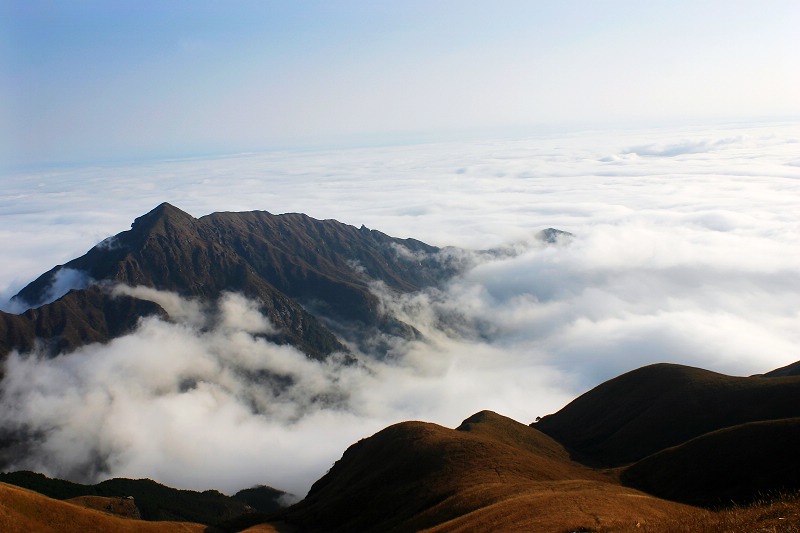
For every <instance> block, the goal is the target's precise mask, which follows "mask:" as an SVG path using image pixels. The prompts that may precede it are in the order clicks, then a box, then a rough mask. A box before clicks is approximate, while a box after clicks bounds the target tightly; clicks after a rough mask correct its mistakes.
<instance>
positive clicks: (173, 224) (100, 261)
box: [0, 203, 457, 358]
mask: <svg viewBox="0 0 800 533" xmlns="http://www.w3.org/2000/svg"><path fill="white" fill-rule="evenodd" d="M456 272H457V266H456V264H455V263H454V262H453V261H450V260H448V256H447V255H446V254H442V253H440V250H439V249H438V248H436V247H434V246H429V245H427V244H425V243H423V242H420V241H417V240H414V239H398V238H393V237H389V236H387V235H385V234H383V233H381V232H379V231H375V230H369V229H367V228H366V227H363V226H362V227H361V228H360V229H358V228H355V227H353V226H349V225H346V224H342V223H340V222H337V221H335V220H315V219H313V218H310V217H308V216H306V215H302V214H286V215H272V214H270V213H268V212H266V211H254V212H247V213H213V214H211V215H207V216H204V217H201V218H199V219H196V218H194V217H192V216H191V215H189V214H187V213H185V212H183V211H181V210H180V209H178V208H176V207H174V206H172V205H170V204H166V203H164V204H161V205H159V206H158V207H156V208H155V209H153V210H152V211H151V212H149V213H147V214H146V215H143V216H141V217H139V218H137V219H136V220H135V221H134V222H133V224H132V226H131V229H130V230H129V231H125V232H122V233H120V234H118V235H116V236H114V237H111V238H109V239H106V240H105V241H103V242H101V243H100V244H98V245H97V246H95V247H94V248H92V249H91V250H89V252H87V253H86V254H85V255H83V256H82V257H79V258H77V259H73V260H72V261H69V262H68V263H66V264H64V265H59V266H56V267H54V268H53V269H51V270H50V271H48V272H46V273H45V274H42V275H41V276H39V277H38V278H37V279H36V280H34V281H33V282H32V283H30V284H29V285H28V286H26V287H25V288H23V289H22V290H21V291H20V292H19V294H17V295H16V296H15V297H14V300H15V301H16V302H18V303H20V302H24V303H27V304H28V305H30V306H32V307H34V309H30V310H28V311H26V312H25V313H23V314H21V315H13V314H10V313H0V354H5V353H7V352H8V351H10V350H11V349H14V348H18V349H22V350H29V349H31V347H32V346H33V345H34V342H35V341H36V339H40V340H43V342H44V344H45V347H46V348H48V349H49V351H50V352H51V353H53V354H55V353H59V352H62V351H69V350H72V349H74V348H76V347H78V346H81V345H83V344H86V343H90V342H107V341H108V340H110V339H112V338H114V337H117V336H119V335H122V334H124V333H126V332H129V331H131V330H132V329H133V328H134V326H135V324H136V322H137V320H138V318H140V317H143V316H147V315H154V314H155V315H160V316H165V317H166V316H167V315H168V313H167V312H166V311H165V310H164V309H163V308H161V307H159V306H157V305H155V304H153V303H152V302H146V301H142V300H141V299H137V298H133V297H127V298H120V297H119V296H112V295H111V294H110V293H109V291H108V287H109V286H110V285H112V284H125V285H128V286H145V287H150V288H154V289H158V290H163V291H171V292H175V293H178V294H179V295H181V296H183V297H187V298H198V299H202V300H204V301H213V300H215V299H217V298H219V297H220V295H221V294H222V293H223V292H226V291H228V292H238V293H241V294H243V295H245V296H247V297H249V298H251V299H254V300H256V301H257V302H258V303H259V304H260V306H261V311H262V312H263V313H264V314H265V315H266V316H268V317H269V319H270V321H271V322H272V323H273V324H274V325H275V326H276V329H278V330H279V333H277V334H274V335H272V336H270V339H271V340H273V341H275V342H278V343H283V344H292V345H294V346H297V347H298V348H299V349H301V350H303V351H304V352H305V353H307V354H309V355H310V356H312V357H316V358H320V357H324V356H326V355H327V354H330V353H331V352H334V351H345V347H344V345H343V344H342V343H341V342H340V340H339V338H337V335H336V334H335V333H334V331H333V330H332V329H335V330H336V333H337V334H339V335H346V333H347V331H351V330H353V327H352V326H353V325H356V326H357V328H356V329H358V330H360V332H361V333H364V331H366V330H368V328H374V329H377V330H381V331H386V332H390V333H392V334H395V335H403V336H414V335H415V331H414V330H413V328H411V327H410V326H408V325H406V324H402V323H399V322H397V321H396V320H395V319H393V318H392V317H390V316H387V315H385V314H383V313H381V311H380V309H379V305H378V298H377V297H376V296H375V295H374V294H373V292H372V291H371V286H372V285H373V284H375V283H381V284H383V286H385V287H386V288H387V290H390V291H395V292H399V293H402V292H410V291H416V290H419V289H421V288H423V287H428V286H432V285H436V284H439V283H441V282H442V281H444V280H446V279H447V278H449V277H450V276H452V275H453V274H454V273H456ZM65 273H79V275H81V276H84V277H86V278H87V279H88V280H90V282H89V287H88V288H78V289H76V290H72V291H71V292H69V293H67V294H66V295H65V296H64V297H62V298H60V299H58V300H56V301H55V302H52V303H45V302H47V301H48V300H49V299H50V298H51V297H52V293H53V290H54V287H56V286H58V284H59V281H60V279H61V278H62V277H64V276H65ZM337 325H339V326H341V327H340V328H338V329H337V327H336V326H337Z"/></svg>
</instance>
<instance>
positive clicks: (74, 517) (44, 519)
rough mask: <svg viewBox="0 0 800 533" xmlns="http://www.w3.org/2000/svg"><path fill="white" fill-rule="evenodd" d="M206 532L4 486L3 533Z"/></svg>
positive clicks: (0, 501)
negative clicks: (128, 516) (91, 507)
mask: <svg viewBox="0 0 800 533" xmlns="http://www.w3.org/2000/svg"><path fill="white" fill-rule="evenodd" d="M83 503H86V502H83ZM94 503H97V502H94ZM205 529H206V526H204V525H202V524H191V523H187V522H145V521H142V520H132V519H129V518H122V517H119V516H114V515H111V514H108V513H106V512H103V511H99V510H96V509H89V508H86V507H85V506H83V505H76V504H74V503H69V502H65V501H60V500H54V499H51V498H48V497H47V496H43V495H41V494H39V493H37V492H33V491H30V490H27V489H23V488H20V487H16V486H14V485H8V484H6V483H0V531H2V532H3V533H50V532H52V533H70V532H81V533H107V532H110V531H113V532H119V533H126V532H145V533H148V532H153V533H173V532H175V533H177V532H181V533H183V532H187V533H190V532H201V531H204V530H205Z"/></svg>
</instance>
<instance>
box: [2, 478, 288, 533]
mask: <svg viewBox="0 0 800 533" xmlns="http://www.w3.org/2000/svg"><path fill="white" fill-rule="evenodd" d="M0 482H3V483H8V484H10V485H16V486H18V487H24V488H26V489H30V490H34V491H36V492H39V493H41V494H44V495H45V496H49V497H51V498H54V499H56V500H68V499H71V498H76V497H78V496H104V497H112V496H117V497H123V498H124V497H128V496H133V498H134V502H135V503H136V507H137V508H138V509H139V513H140V514H141V517H142V519H143V520H151V521H162V520H172V521H185V522H197V523H201V524H208V525H215V524H218V523H220V522H224V521H226V520H230V519H232V518H234V517H237V516H241V515H243V514H249V513H253V512H254V511H262V512H269V511H274V510H276V509H280V508H281V506H280V504H279V503H278V501H279V498H280V497H281V496H284V495H285V493H284V492H281V491H279V490H276V489H273V488H271V487H256V488H253V489H247V490H245V491H242V492H240V493H238V494H237V495H236V496H233V497H230V496H225V495H224V494H222V493H220V492H217V491H215V490H208V491H205V492H196V491H191V490H178V489H173V488H170V487H167V486H164V485H161V484H159V483H156V482H155V481H152V480H150V479H122V478H115V479H109V480H108V481H103V482H102V483H98V484H96V485H82V484H80V483H72V482H70V481H64V480H61V479H51V478H48V477H46V476H44V475H42V474H37V473H34V472H24V471H23V472H11V473H0ZM254 504H256V505H254Z"/></svg>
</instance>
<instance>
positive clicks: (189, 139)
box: [0, 0, 800, 167]
mask: <svg viewBox="0 0 800 533" xmlns="http://www.w3.org/2000/svg"><path fill="white" fill-rule="evenodd" d="M0 5H1V6H2V7H0V9H2V12H0V20H2V22H0V34H1V35H2V41H0V42H1V43H2V57H1V58H0V60H1V61H2V62H1V63H0V68H2V71H0V73H1V74H2V86H0V97H1V100H0V101H2V104H0V118H1V119H2V124H3V127H2V131H1V132H0V144H2V149H0V150H1V151H0V158H2V163H3V165H2V166H3V167H15V166H21V165H24V166H34V167H35V166H37V165H46V164H52V163H58V162H79V163H87V162H92V161H104V160H115V159H135V158H149V157H175V156H184V155H201V154H213V153H230V152H241V151H251V150H269V149H274V148H285V147H304V146H339V145H369V144H383V143H392V142H419V141H426V140H431V139H434V140H441V139H460V138H482V137H495V136H513V135H519V134H529V133H540V132H546V131H553V130H562V131H563V130H569V129H581V128H606V127H610V128H618V127H629V126H635V127H642V126H650V125H660V124H665V123H670V124H686V123H702V122H709V121H717V122H718V121H746V120H765V119H777V120H793V119H797V118H798V117H800V99H798V98H797V97H796V95H797V94H800V56H798V54H797V50H800V36H798V34H799V33H800V32H797V30H796V29H797V28H798V27H800V4H798V3H797V2H794V1H777V0H776V1H765V2H730V1H701V2H694V1H693V2H680V1H678V2H646V3H645V2H633V1H610V2H588V1H584V2H578V1H559V2H544V1H493V2H475V1H473V2H455V1H438V2H422V1H402V2H399V1H397V2H395V1H387V2H365V1H329V2H322V1H320V2H310V1H292V2H276V1H261V2H258V1H234V2H216V1H199V2H196V1H193V2H188V1H187V2H183V1H173V2H150V1H140V2H113V1H103V2H99V1H98V2H95V1H81V2H72V1H70V2H67V1H64V2H51V1H48V2H44V1H38V0H33V1H28V0H26V1H18V0H3V1H2V3H0Z"/></svg>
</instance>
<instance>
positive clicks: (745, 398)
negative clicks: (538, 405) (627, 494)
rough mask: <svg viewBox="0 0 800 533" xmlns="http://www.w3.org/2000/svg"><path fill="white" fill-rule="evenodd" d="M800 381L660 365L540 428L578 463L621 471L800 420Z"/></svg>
mask: <svg viewBox="0 0 800 533" xmlns="http://www.w3.org/2000/svg"><path fill="white" fill-rule="evenodd" d="M798 400H800V377H798V376H795V377H783V378H778V377H775V378H770V379H765V378H763V377H734V376H726V375H723V374H718V373H716V372H711V371H708V370H703V369H700V368H692V367H687V366H681V365H674V364H656V365H651V366H646V367H643V368H639V369H637V370H633V371H631V372H628V373H626V374H623V375H621V376H619V377H616V378H614V379H611V380H609V381H607V382H605V383H603V384H601V385H599V386H597V387H595V388H594V389H592V390H590V391H589V392H587V393H585V394H583V395H581V396H580V397H578V398H576V399H575V400H573V401H572V402H571V403H570V404H569V405H567V406H566V407H564V408H563V409H561V410H560V411H558V412H557V413H555V414H552V415H548V416H545V417H543V418H542V419H541V420H540V421H539V422H537V423H535V424H534V427H536V429H538V430H540V431H542V432H544V433H546V434H548V435H550V436H551V437H552V438H554V439H555V440H557V441H558V442H560V443H561V444H563V445H564V446H565V447H566V448H567V449H568V450H569V451H570V452H571V453H572V454H573V457H574V458H576V459H577V460H580V461H582V462H584V463H586V464H590V465H594V466H622V465H626V464H629V463H632V462H634V461H638V460H640V459H643V458H644V457H646V456H648V455H650V454H653V453H656V452H659V451H661V450H664V449H665V448H668V447H671V446H676V445H679V444H682V443H684V442H686V441H688V440H690V439H693V438H695V437H699V436H701V435H703V434H705V433H709V432H711V431H716V430H719V429H723V428H728V427H732V426H737V425H739V424H745V423H748V422H757V421H765V420H778V419H782V418H792V417H798V416H800V401H798Z"/></svg>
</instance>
